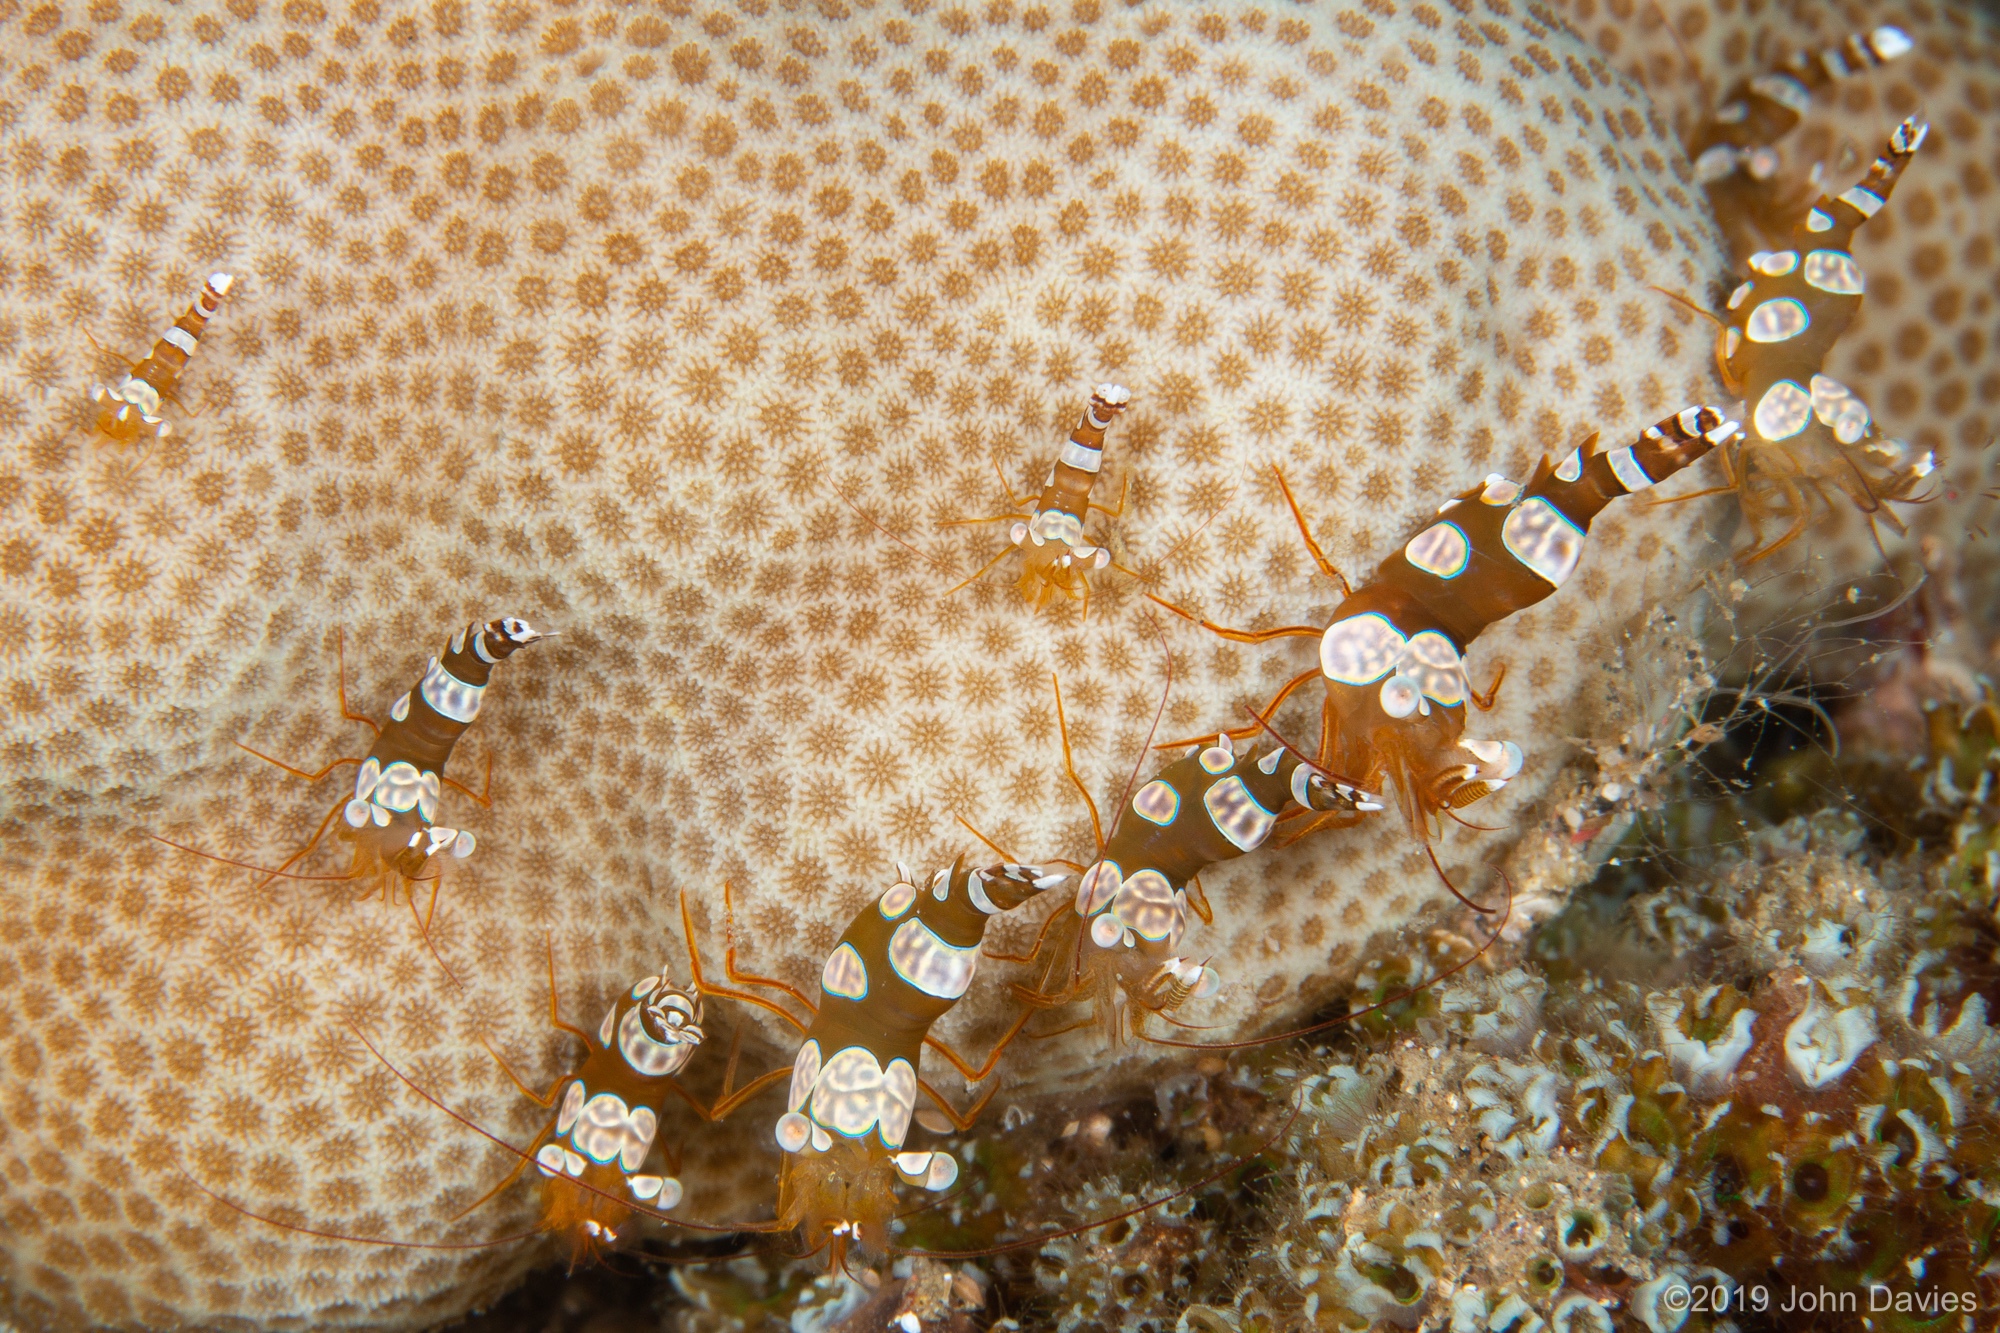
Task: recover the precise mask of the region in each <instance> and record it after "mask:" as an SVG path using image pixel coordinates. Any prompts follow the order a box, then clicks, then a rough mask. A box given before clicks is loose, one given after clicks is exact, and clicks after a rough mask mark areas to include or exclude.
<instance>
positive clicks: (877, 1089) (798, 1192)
mask: <svg viewBox="0 0 2000 1333" xmlns="http://www.w3.org/2000/svg"><path fill="white" fill-rule="evenodd" d="M897 870H898V872H899V874H898V878H897V880H896V882H895V883H894V884H892V885H890V886H889V888H888V889H887V890H886V891H885V892H884V893H883V894H882V895H881V896H880V897H878V898H876V899H875V900H874V901H872V902H870V903H869V904H868V905H867V906H866V907H864V908H862V909H861V911H860V912H859V913H857V914H856V915H855V917H854V920H853V921H851V922H849V923H848V927H847V929H846V931H845V932H843V933H842V935H841V937H840V942H839V943H838V944H837V945H835V946H834V949H833V952H832V954H830V955H829V956H828V958H827V960H826V966H825V967H824V968H822V969H821V972H820V991H821V994H820V997H819V1003H818V1005H817V1010H816V1012H815V1014H814V1016H813V1020H812V1023H811V1025H810V1026H809V1027H807V1029H806V1032H805V1040H804V1041H803V1042H801V1043H800V1045H799V1050H798V1055H797V1056H796V1057H795V1058H794V1060H793V1062H792V1083H791V1092H790V1094H789V1096H788V1098H787V1100H786V1103H785V1107H786V1109H785V1114H784V1115H782V1116H780V1117H779V1119H778V1123H777V1139H778V1146H779V1147H781V1148H783V1149H784V1150H785V1160H784V1165H783V1168H782V1174H781V1175H780V1177H779V1185H778V1220H779V1222H780V1224H782V1225H783V1226H786V1227H803V1228H804V1229H805V1239H806V1243H807V1244H809V1245H811V1246H814V1247H818V1246H820V1245H822V1244H827V1243H829V1242H831V1243H832V1244H833V1245H834V1247H835V1251H836V1257H837V1256H838V1253H839V1252H840V1251H841V1250H843V1249H844V1248H845V1247H846V1245H847V1244H849V1243H850V1242H853V1243H859V1244H861V1245H864V1246H866V1247H868V1248H870V1249H872V1250H876V1251H880V1250H882V1249H884V1248H885V1247H886V1246H887V1243H888V1224H889V1217H890V1215H891V1213H893V1212H894V1210H895V1195H894V1193H893V1191H892V1189H891V1185H892V1183H893V1181H895V1180H896V1179H901V1180H904V1181H906V1182H909V1183H912V1184H916V1185H921V1186H922V1187H924V1188H925V1189H929V1190H945V1189H949V1188H950V1187H951V1185H952V1182H953V1181H955V1180H957V1179H958V1163H957V1162H956V1161H955V1160H954V1159H953V1158H952V1156H951V1154H950V1153H948V1152H942V1151H935V1152H931V1151H913V1152H905V1151H904V1150H903V1139H904V1137H905V1135H907V1134H908V1132H909V1128H910V1117H911V1115H912V1113H913V1112H914V1111H915V1110H916V1105H917V1092H918V1088H919V1080H918V1070H919V1068H920V1064H921V1059H922V1055H923V1048H924V1041H925V1038H926V1037H927V1036H928V1035H929V1034H930V1030H931V1025H932V1024H933V1023H935V1022H937V1020H938V1019H939V1018H942V1017H943V1016H944V1014H945V1012H946V1011H947V1010H949V1009H950V1008H951V1007H952V1006H953V1005H954V1004H956V1003H958V1000H959V998H960V997H961V996H963V995H964V994H965V992H966V990H967V988H968V987H970V986H971V985H972V978H973V975H974V973H975V972H976V971H977V970H978V966H979V946H980V941H981V940H982V939H983V938H984V937H985V934H986V923H987V922H988V921H990V920H991V919H992V918H993V917H994V916H995V915H997V914H999V913H1001V912H1005V911H1008V910H1010V909H1012V908H1015V907H1018V906H1020V905H1021V904H1022V903H1024V902H1026V901H1028V899H1030V898H1033V897H1035V896H1036V895H1037V894H1040V893H1043V892H1045V891H1047V890H1049V889H1052V888H1054V887H1055V886H1056V885H1058V884H1060V883H1062V882H1063V880H1064V879H1066V878H1067V876H1065V875H1062V874H1048V873H1045V872H1044V871H1043V870H1042V869H1041V868H1040V867H1038V866H1024V865H1014V864H1011V863H1009V864H1003V865H995V866H987V867H984V868H982V869H977V870H970V871H968V870H967V869H965V867H964V865H963V863H962V862H961V863H960V864H957V865H954V866H952V867H951V868H950V869H949V870H939V871H938V872H937V873H935V874H934V875H932V876H931V877H930V879H929V881H928V882H927V883H920V881H919V880H918V878H917V877H916V876H914V875H912V874H911V873H910V872H909V871H908V869H906V868H904V867H901V866H898V867H897ZM940 1106H941V1107H942V1109H944V1110H945V1111H946V1112H947V1114H951V1111H950V1108H949V1107H943V1106H942V1103H941V1102H940ZM956 1118H957V1117H956V1116H954V1119H956Z"/></svg>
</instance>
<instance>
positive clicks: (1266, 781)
mask: <svg viewBox="0 0 2000 1333" xmlns="http://www.w3.org/2000/svg"><path fill="white" fill-rule="evenodd" d="M1056 717H1057V720H1058V725H1059V728H1060V731H1061V734H1062V746H1063V765H1064V768H1065V769H1066V770H1067V771H1068V774H1069V779H1070V782H1071V783H1072V784H1073V785H1074V786H1075V787H1076V789H1077V792H1078V794H1080V795H1081V796H1082V797H1083V799H1084V803H1085V805H1086V806H1088V807H1089V810H1090V823H1091V829H1092V831H1093V833H1094V834H1095V836H1096V841H1097V847H1098V851H1097V859H1096V860H1095V861H1093V862H1092V863H1091V864H1090V865H1089V866H1088V867H1086V868H1085V869H1084V871H1083V874H1082V876H1081V878H1080V879H1079V880H1078V882H1077V886H1076V897H1075V899H1074V901H1073V902H1072V904H1071V907H1070V910H1068V911H1059V912H1057V913H1056V915H1055V916H1054V917H1052V918H1051V919H1050V921H1049V923H1048V925H1047V926H1045V927H1044V930H1043V932H1042V936H1041V937H1040V938H1039V939H1037V941H1036V947H1035V953H1034V959H1035V972H1034V976H1035V980H1034V983H1033V985H1032V988H1031V991H1032V993H1031V995H1030V997H1029V998H1030V1001H1031V1003H1034V1004H1037V1005H1059V1004H1066V1003H1069V1002H1070V1001H1072V1000H1076V999H1082V998H1088V999H1089V1000H1091V1001H1092V1002H1093V1004H1094V1006H1095V1010H1096V1014H1097V1017H1098V1020H1099V1022H1100V1023H1101V1024H1102V1025H1103V1026H1104V1029H1105V1036H1106V1039H1107V1041H1108V1042H1109V1043H1112V1044H1115V1043H1117V1042H1118V1041H1120V1040H1122V1038H1123V1036H1124V1031H1125V1027H1126V1020H1125V1019H1124V1017H1123V1015H1124V1014H1126V1013H1128V1012H1129V1013H1130V1015H1131V1027H1132V1031H1133V1035H1135V1036H1136V1035H1141V1032H1142V1022H1143V1015H1145V1014H1149V1013H1154V1014H1157V1013H1167V1012H1170V1011H1172V1010H1174V1009H1177V1008H1179V1007H1180V1006H1181V1005H1182V1004H1184V1003H1185V1002H1187V1001H1188V1000H1190V999H1206V998H1208V997H1209V996H1211V995H1213V994H1215V992H1216V991H1217V989H1218V988H1219V987H1220V985H1221V978H1220V976H1219V974H1218V973H1217V972H1216V970H1215V969H1214V968H1213V967H1211V966H1209V965H1208V964H1207V963H1206V962H1197V961H1195V960H1194V959H1193V958H1191V957H1188V956H1186V955H1184V954H1182V953H1181V952H1180V947H1181V943H1182V939H1183V937H1184V935H1185V934H1186V932H1187V927H1188V913H1189V910H1190V906H1191V903H1190V891H1191V889H1192V888H1193V884H1194V880H1195V877H1196V876H1197V875H1198V874H1199V873H1200V872H1201V871H1202V870H1203V869H1205V868H1206V867H1208V866H1211V865H1214V864H1216V863H1217V862H1221V861H1228V860H1233V859H1235V858H1236V857H1239V856H1243V855H1246V854H1248V853H1250V852H1254V851H1256V850H1257V849H1258V848H1259V847H1262V846H1263V845H1264V843H1265V842H1266V841H1268V840H1269V839H1270V837H1271V835H1272V833H1273V832H1274V831H1275V830H1276V829H1277V827H1278V825H1279V823H1280V822H1281V821H1283V820H1286V819H1293V818H1297V817H1299V816H1300V815H1301V814H1302V813H1304V812H1312V813H1313V814H1315V815H1317V816H1319V817H1322V818H1323V819H1332V820H1349V821H1352V820H1359V819H1361V818H1364V817H1365V816H1367V815H1369V814H1371V813H1373V812H1375V811H1379V810H1381V809H1383V808H1384V807H1383V804H1382V801H1381V798H1380V797H1379V796H1377V795H1376V794H1374V793H1372V792H1369V791H1366V790H1364V789H1362V788H1360V787H1356V786H1354V785H1353V784H1351V783H1348V782H1347V781H1345V780H1343V779H1341V778H1338V777H1336V776H1334V775H1333V774H1330V773H1327V772H1325V771H1323V770H1321V769H1320V768H1318V767H1317V766H1315V765H1314V764H1312V763H1311V762H1310V761H1308V760H1307V759H1306V758H1305V757H1304V756H1303V755H1301V754H1299V753H1297V752H1296V751H1294V750H1292V749H1291V748H1290V747H1288V746H1286V745H1285V744H1284V743H1282V742H1280V743H1279V744H1277V745H1275V746H1274V747H1273V748H1272V749H1271V750H1270V751H1269V752H1268V753H1266V754H1264V755H1262V756H1257V755H1254V754H1252V753H1249V752H1246V753H1244V754H1243V755H1242V756H1241V757H1239V756H1238V755H1237V754H1236V750H1235V746H1234V745H1233V744H1231V742H1230V739H1229V737H1228V736H1227V735H1218V736H1217V737H1216V738H1215V740H1214V742H1213V743H1211V744H1207V745H1197V746H1196V747H1195V748H1193V749H1191V750H1190V751H1189V752H1188V753H1187V754H1186V755H1184V756H1182V757H1181V758H1179V759H1177V760H1175V761H1173V762H1172V763H1170V764H1168V765H1167V766H1166V767H1165V768H1163V769H1161V770H1160V771H1159V772H1158V773H1157V774H1155V775H1154V776H1153V778H1152V780H1151V781H1149V782H1147V783H1146V784H1145V785H1144V786H1142V787H1140V788H1139V789H1138V791H1136V792H1133V793H1132V798H1131V800H1130V802H1129V803H1128V804H1127V805H1126V806H1125V808H1124V809H1122V810H1120V811H1119V812H1118V815H1117V818H1116V819H1115V820H1114V822H1113V824H1112V828H1111V832H1110V834H1109V836H1106V834H1105V832H1104V829H1103V825H1102V822H1101V820H1100V817H1099V814H1098V809H1097V802H1096V801H1095V800H1093V799H1092V798H1091V795H1090V791H1089V789H1088V788H1086V787H1085V786H1084V784H1083V780H1082V779H1081V778H1080V777H1079V776H1078V775H1077V771H1076V765H1075V762H1074V760H1073V759H1072V757H1071V753H1070V747H1069V723H1068V720H1067V718H1065V717H1064V715H1063V710H1062V691H1061V688H1060V686H1058V687H1057V691H1056ZM1314 822H1315V823H1318V822H1321V820H1320V819H1316V820H1315V821H1314ZM1194 891H1196V892H1198V890H1194ZM1193 906H1194V908H1195V910H1197V911H1201V913H1202V915H1203V916H1204V918H1206V916H1207V913H1206V912H1205V911H1204V910H1202V908H1201V906H1200V900H1199V899H1196V900H1194V902H1193ZM1050 927H1053V929H1050Z"/></svg>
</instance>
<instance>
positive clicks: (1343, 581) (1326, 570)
mask: <svg viewBox="0 0 2000 1333" xmlns="http://www.w3.org/2000/svg"><path fill="white" fill-rule="evenodd" d="M1271 475H1272V476H1274V477H1276V478H1277V479H1278V489H1279V490H1281V491H1283V492H1284V493H1285V507H1286V508H1288V509H1290V510H1291V511H1292V521H1293V522H1295V523H1297V524H1298V525H1299V536H1301V537H1303V538H1305V541H1306V549H1307V550H1308V551H1311V552H1312V558H1313V562H1314V563H1315V564H1317V565H1318V566H1319V572H1320V573H1322V574H1324V575H1326V576H1327V577H1328V578H1330V579H1332V580H1333V581H1334V582H1335V583H1338V584H1339V585H1340V595H1341V596H1342V597H1351V596H1353V595H1354V590H1353V589H1352V588H1350V587H1348V586H1347V577H1346V575H1344V574H1342V573H1341V572H1340V571H1339V570H1337V569H1335V568H1334V567H1333V562H1332V561H1330V560H1328V559H1327V558H1326V552H1324V551H1322V550H1320V549H1319V543H1318V542H1316V541H1314V540H1313V535H1312V533H1311V532H1310V531H1309V530H1308V529H1307V528H1306V516H1305V515H1304V514H1303V513H1301V512H1300V510H1299V502H1298V501H1297V500H1295V499H1293V498H1292V488H1291V487H1290V486H1289V485H1287V484H1286V482H1285V474H1284V473H1282V472H1280V471H1279V470H1278V465H1277V464H1276V463H1273V464H1271Z"/></svg>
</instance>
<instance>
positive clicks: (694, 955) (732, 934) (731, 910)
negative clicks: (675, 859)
mask: <svg viewBox="0 0 2000 1333" xmlns="http://www.w3.org/2000/svg"><path fill="white" fill-rule="evenodd" d="M722 911H723V923H724V925H723V930H724V935H725V937H726V938H727V940H728V946H727V948H726V950H725V951H724V953H723V956H722V966H723V970H724V972H725V973H726V974H727V975H728V977H729V979H730V980H731V981H733V982H736V983H738V984H739V985H746V986H768V987H770V988H771V989H772V990H777V991H782V992H784V993H785V994H787V995H789V996H791V997H792V998H793V999H795V1000H797V1001H798V1002H799V1003H800V1004H803V1005H804V1006H805V1007H806V1012H808V1013H816V1012H818V1006H817V1005H815V1004H813V1002H812V1001H811V1000H809V999H807V998H806V997H805V995H804V994H803V993H801V992H800V991H799V989H798V988H797V987H795V986H793V985H792V984H791V983H789V982H785V981H780V980H778V979H777V978H776V977H760V976H758V975H756V974H755V973H753V972H743V971H740V970H739V969H738V968H737V966H736V909H735V905H734V904H733V903H732V902H731V900H730V888H729V881H728V880H726V879H725V880H724V881H722ZM681 930H682V932H683V933H684V934H685V935H686V936H687V943H688V962H689V965H690V966H691V967H692V968H693V971H694V984H695V989H696V990H698V991H700V992H701V993H702V994H703V995H716V996H720V997H722V998H724V999H728V1000H738V1001H741V1002H742V1003H744V1004H753V1005H755V1006H757V1007H758V1008H759V1009H763V1010H766V1011H768V1012H770V1013H773V1014H776V1015H777V1016H778V1017H779V1018H782V1019H784V1020H785V1021H786V1022H787V1023H789V1024H791V1025H792V1026H793V1027H795V1028H797V1029H798V1030H799V1032H800V1034H801V1035H803V1034H804V1032H805V1030H806V1025H805V1023H803V1022H802V1021H800V1020H799V1018H798V1017H797V1016H796V1015H794V1014H793V1013H792V1012H791V1011H790V1010H789V1009H786V1008H785V1007H784V1006H783V1005H781V1004H775V1003H773V1002H772V1001H770V1000H767V999H765V998H764V997H763V996H761V995H752V994H751V993H750V992H748V991H743V990H731V989H730V988H729V987H727V986H718V985H716V984H715V983H714V982H712V981H709V980H708V979H707V978H705V977H703V976H702V974H701V949H700V947H699V946H698V945H696V943H695V935H694V917H693V915H692V914H690V913H689V911H688V900H687V894H686V893H685V892H683V893H682V894H681Z"/></svg>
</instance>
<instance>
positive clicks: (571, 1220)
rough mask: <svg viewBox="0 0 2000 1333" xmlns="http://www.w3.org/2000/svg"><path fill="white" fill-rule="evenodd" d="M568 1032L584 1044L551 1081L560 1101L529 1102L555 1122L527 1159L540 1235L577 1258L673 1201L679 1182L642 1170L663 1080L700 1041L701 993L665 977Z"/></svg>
mask: <svg viewBox="0 0 2000 1333" xmlns="http://www.w3.org/2000/svg"><path fill="white" fill-rule="evenodd" d="M551 984H553V983H551ZM551 1007H552V1008H553V998H552V999H551ZM566 1030H567V1031H569V1032H570V1033H572V1034H573V1035H576V1036H578V1037H580V1038H582V1040H583V1043H584V1056H583V1062H582V1063H581V1064H579V1065H578V1066H577V1067H576V1069H575V1071H574V1072H573V1073H569V1074H565V1075H563V1077H562V1078H561V1079H559V1080H558V1081H557V1087H559V1088H561V1093H560V1094H559V1096H558V1095H555V1094H552V1095H551V1096H550V1097H549V1098H547V1099H542V1098H537V1099H536V1100H538V1101H542V1102H543V1104H544V1105H550V1104H553V1105H555V1107H556V1115H555V1119H554V1120H553V1121H552V1122H550V1124H549V1126H548V1128H546V1129H545V1130H543V1131H542V1134H541V1136H540V1137H539V1138H537V1139H536V1140H535V1145H534V1148H533V1149H532V1150H531V1151H530V1152H529V1154H528V1158H529V1160H532V1161H533V1162H534V1164H535V1170H536V1172H537V1173H538V1174H539V1175H540V1176H541V1177H542V1181H543V1185H542V1197H543V1205H542V1222H543V1226H544V1227H545V1228H546V1229H548V1230H551V1231H555V1232H558V1233H560V1234H562V1235H566V1236H568V1237H569V1238H570V1241H571V1245H572V1247H573V1253H574V1255H575V1256H576V1257H579V1258H580V1257H583V1256H584V1255H586V1254H588V1253H589V1252H590V1250H591V1249H592V1247H594V1246H596V1245H599V1244H604V1245H609V1244H611V1243H613V1242H615V1241H616V1240H617V1239H618V1229H619V1228H620V1227H621V1226H623V1225H624V1223H625V1219H626V1218H627V1217H629V1216H631V1214H632V1212H633V1210H634V1208H635V1207H638V1208H641V1209H643V1210H644V1211H645V1212H646V1213H648V1214H649V1215H650V1214H654V1213H663V1212H668V1211H671V1210H672V1208H673V1207H674V1205H675V1204H677V1203H679V1202H680V1200H681V1185H680V1182H679V1181H678V1180H676V1179H674V1177H672V1176H671V1175H666V1174H663V1173H659V1172H651V1171H647V1170H645V1169H644V1167H645V1165H646V1159H647V1157H648V1155H649V1154H651V1152H652V1150H653V1140H654V1138H655V1136H656V1135H657V1134H658V1132H659V1126H660V1116H661V1114H662V1112H663V1111H664V1109H665V1102H666V1096H667V1093H668V1092H669V1091H670V1090H671V1081H672V1079H673V1077H674V1076H675V1075H676V1074H678V1073H680V1072H681V1070H682V1069H684V1068H685V1067H686V1066H687V1063H688V1061H689V1060H690V1059H692V1058H693V1057H694V1053H695V1049H696V1048H697V1047H698V1046H700V1045H701V1042H702V1037H703V1029H702V1005H701V994H700V992H699V990H698V989H696V988H695V987H693V986H689V987H685V988H683V987H680V986H676V985H675V984H674V983H673V981H672V980H671V979H669V978H668V976H667V975H666V971H665V969H664V968H663V969H662V970H661V972H660V974H659V975H658V976H649V977H642V978H640V979H639V980H638V981H637V982H636V983H634V984H633V985H632V986H631V987H630V988H629V989H627V990H625V991H623V992H621V993H620V994H619V996H618V999H617V1000H616V1002H614V1003H613V1004H612V1006H611V1008H610V1009H609V1010H607V1011H606V1012H605V1015H604V1021H603V1022H602V1023H600V1024H598V1027H597V1031H595V1032H593V1033H583V1032H579V1031H578V1030H577V1029H575V1028H567V1029H566ZM509 1076H510V1077H511V1076H512V1071H511V1070H510V1071H509ZM517 1081H518V1080H517ZM523 1091H527V1089H526V1088H525V1086H524V1087H523ZM524 1165H525V1163H524ZM579 1182H581V1184H579ZM628 1200H629V1201H628Z"/></svg>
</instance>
